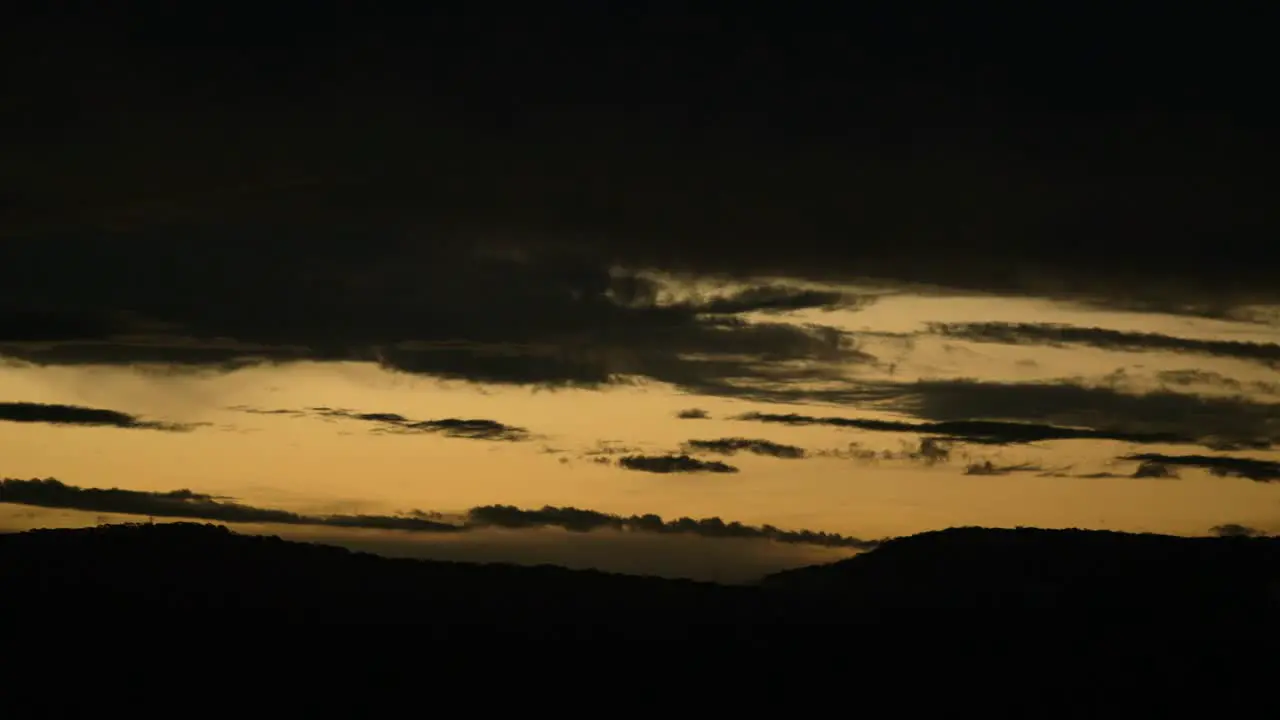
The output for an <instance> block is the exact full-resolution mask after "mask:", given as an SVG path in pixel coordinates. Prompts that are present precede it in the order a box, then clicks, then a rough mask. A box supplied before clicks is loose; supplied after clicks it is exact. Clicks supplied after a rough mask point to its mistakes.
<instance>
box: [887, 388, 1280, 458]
mask: <svg viewBox="0 0 1280 720" xmlns="http://www.w3.org/2000/svg"><path fill="white" fill-rule="evenodd" d="M875 393H876V394H877V396H878V399H877V400H875V401H873V404H874V406H875V407H876V409H883V410H890V411H895V412H901V413H906V414H909V415H913V416H915V417H918V418H921V419H923V420H927V421H930V423H931V427H932V429H930V430H926V431H925V432H937V433H940V434H950V433H947V432H946V430H945V429H956V428H957V426H956V423H960V425H959V426H958V428H959V431H958V433H957V434H959V435H972V434H976V435H978V436H979V437H981V436H982V435H983V434H985V433H987V432H990V433H991V436H992V437H993V438H998V437H1001V435H1002V433H1003V434H1005V436H1012V437H1014V438H1017V437H1018V436H1019V435H1021V436H1022V438H1023V439H1022V440H1021V441H1022V442H1033V441H1036V440H1052V439H1073V438H1080V439H1089V438H1091V439H1111V440H1120V441H1124V442H1135V443H1190V444H1200V445H1204V446H1206V447H1212V448H1214V449H1227V448H1243V447H1252V448H1265V447H1269V446H1270V444H1271V443H1272V442H1274V441H1276V440H1277V439H1280V404H1274V403H1265V402H1255V401H1252V400H1249V399H1246V398H1240V397H1199V396H1195V395H1187V394H1182V393H1174V392H1166V391H1159V392H1150V393H1144V394H1131V393H1124V392H1120V391H1118V390H1116V389H1113V388H1109V387H1087V386H1084V385H1079V384H1076V383H1074V382H1067V381H1062V382H1045V383H988V382H978V381H974V380H965V379H959V380H929V381H920V382H916V383H907V384H901V385H896V386H889V385H879V386H876V388H875ZM975 418H980V419H981V420H975ZM991 422H994V425H993V426H992V427H991V429H990V430H985V429H984V430H979V431H977V432H976V433H975V432H974V431H973V429H972V428H970V427H969V424H973V425H975V426H977V427H985V426H987V425H988V424H989V423H991ZM1009 423H1016V424H1013V425H1008V424H1009ZM1023 423H1026V424H1023ZM938 425H941V426H942V428H945V429H941V430H940V429H938V428H937V426H938ZM867 429H874V428H867ZM913 431H914V432H921V430H918V429H913ZM970 441H971V442H972V441H973V440H972V439H970ZM1015 441H1017V440H1015Z"/></svg>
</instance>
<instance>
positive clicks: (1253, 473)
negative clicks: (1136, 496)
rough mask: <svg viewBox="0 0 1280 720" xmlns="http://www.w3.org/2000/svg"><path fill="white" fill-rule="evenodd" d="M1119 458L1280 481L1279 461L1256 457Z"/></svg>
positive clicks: (1151, 455) (1143, 455) (1142, 455)
mask: <svg viewBox="0 0 1280 720" xmlns="http://www.w3.org/2000/svg"><path fill="white" fill-rule="evenodd" d="M1120 459H1121V460H1131V461H1137V462H1141V463H1143V464H1147V463H1155V464H1159V465H1180V466H1183V467H1194V468H1200V469H1202V470H1208V471H1209V472H1211V473H1213V474H1214V475H1218V476H1220V477H1241V478H1246V479H1249V480H1254V481H1257V482H1276V481H1280V462H1276V461H1275V460H1260V459H1257V458H1243V457H1223V456H1218V455H1163V454H1160V453H1139V454H1134V455H1126V456H1124V457H1122V458H1120Z"/></svg>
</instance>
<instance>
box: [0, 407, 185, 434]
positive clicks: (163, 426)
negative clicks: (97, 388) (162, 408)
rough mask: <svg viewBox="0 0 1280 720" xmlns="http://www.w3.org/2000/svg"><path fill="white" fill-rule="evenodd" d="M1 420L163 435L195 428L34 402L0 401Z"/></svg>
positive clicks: (94, 409) (85, 408)
mask: <svg viewBox="0 0 1280 720" xmlns="http://www.w3.org/2000/svg"><path fill="white" fill-rule="evenodd" d="M0 421H3V422H18V423H45V424H48V425H78V426H82V427H115V428H125V429H130V430H163V431H166V432H185V431H188V430H191V429H193V428H195V427H196V425H193V424H182V423H168V422H160V421H155V420H143V419H141V418H139V417H137V416H135V415H130V414H129V413H125V412H120V411H118V410H107V409H105V408H91V407H83V406H81V405H58V404H48V403H34V402H0Z"/></svg>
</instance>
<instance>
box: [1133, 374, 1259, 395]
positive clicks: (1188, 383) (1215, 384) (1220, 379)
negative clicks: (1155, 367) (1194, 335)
mask: <svg viewBox="0 0 1280 720" xmlns="http://www.w3.org/2000/svg"><path fill="white" fill-rule="evenodd" d="M1156 379H1158V380H1159V381H1160V382H1162V383H1167V384H1169V385H1176V386H1178V387H1212V388H1221V389H1224V390H1229V391H1231V392H1236V393H1239V392H1250V393H1260V394H1264V395H1280V383H1274V382H1264V381H1261V380H1254V381H1251V382H1241V381H1239V380H1236V379H1235V378H1230V377H1227V376H1226V375H1223V374H1222V373H1219V372H1214V371H1212V370H1198V369H1187V370H1161V371H1160V372H1158V373H1156Z"/></svg>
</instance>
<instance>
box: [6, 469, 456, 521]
mask: <svg viewBox="0 0 1280 720" xmlns="http://www.w3.org/2000/svg"><path fill="white" fill-rule="evenodd" d="M0 502H7V503H16V504H20V505H35V506H38V507H50V508H67V509H72V510H84V511H90V512H105V513H125V514H130V515H151V516H155V517H166V518H190V519H194V520H218V521H221V522H239V523H278V524H285V525H327V526H331V527H345V528H355V527H367V528H377V529H383V530H409V531H414V532H456V531H458V530H459V529H460V528H459V527H458V526H456V525H451V524H448V523H443V522H437V521H436V520H432V519H429V518H427V517H424V516H420V515H416V514H406V515H403V516H399V515H394V516H393V515H385V516H384V515H325V516H313V515H300V514H298V513H294V512H289V511H287V510H273V509H268V508H258V507H253V506H250V505H241V504H239V503H235V502H231V501H228V500H226V499H225V498H218V497H215V496H213V495H206V494H202V493H196V492H192V491H190V490H174V491H172V492H145V491H139V490H121V489H117V488H112V489H97V488H80V487H76V486H74V485H67V484H64V483H62V482H59V481H58V480H54V479H52V478H46V479H43V480H15V479H5V480H0Z"/></svg>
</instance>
